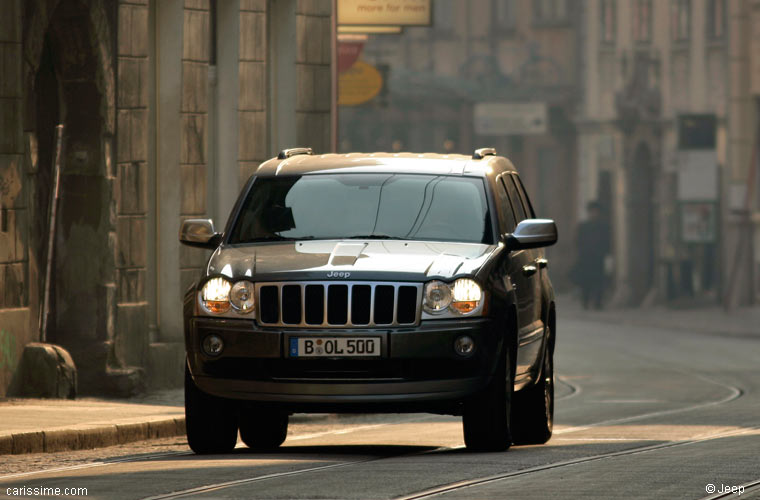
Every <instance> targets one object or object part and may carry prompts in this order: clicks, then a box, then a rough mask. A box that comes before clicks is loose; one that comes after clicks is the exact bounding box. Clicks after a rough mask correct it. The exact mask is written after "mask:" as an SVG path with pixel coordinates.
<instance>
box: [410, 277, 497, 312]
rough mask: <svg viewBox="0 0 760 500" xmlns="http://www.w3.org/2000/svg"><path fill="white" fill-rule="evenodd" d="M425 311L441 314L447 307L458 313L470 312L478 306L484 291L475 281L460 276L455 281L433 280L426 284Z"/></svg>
mask: <svg viewBox="0 0 760 500" xmlns="http://www.w3.org/2000/svg"><path fill="white" fill-rule="evenodd" d="M424 295H425V299H424V301H423V306H424V309H425V312H428V313H430V314H439V313H442V312H444V311H446V310H447V309H448V310H450V311H453V312H455V313H457V314H469V313H471V312H473V311H474V310H475V309H477V308H478V306H479V305H480V302H481V300H482V299H483V291H482V290H481V289H480V285H478V284H477V283H476V282H475V281H473V280H471V279H469V278H460V279H458V280H456V281H455V282H454V283H451V284H449V283H444V282H443V281H431V282H430V283H427V284H426V285H425V293H424Z"/></svg>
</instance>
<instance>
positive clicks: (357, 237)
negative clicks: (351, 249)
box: [346, 234, 406, 240]
mask: <svg viewBox="0 0 760 500" xmlns="http://www.w3.org/2000/svg"><path fill="white" fill-rule="evenodd" d="M346 239H348V240H405V239H406V238H402V237H400V236H391V235H389V234H357V235H352V236H346Z"/></svg>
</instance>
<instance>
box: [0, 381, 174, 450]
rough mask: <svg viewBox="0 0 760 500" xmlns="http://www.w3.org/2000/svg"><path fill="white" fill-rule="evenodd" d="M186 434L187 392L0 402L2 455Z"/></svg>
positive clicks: (69, 448) (91, 446)
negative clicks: (129, 396) (106, 397)
mask: <svg viewBox="0 0 760 500" xmlns="http://www.w3.org/2000/svg"><path fill="white" fill-rule="evenodd" d="M184 433H185V408H184V401H183V392H182V389H175V390H170V391H161V392H158V393H154V394H149V395H147V396H141V397H136V398H132V399H123V400H107V399H96V398H82V399H76V400H67V399H8V400H4V401H0V455H5V454H20V453H41V452H53V451H63V450H79V449H89V448H100V447H104V446H112V445H115V444H122V443H128V442H132V441H140V440H144V439H153V438H161V437H171V436H178V435H182V434H184Z"/></svg>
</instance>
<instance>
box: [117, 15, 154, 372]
mask: <svg viewBox="0 0 760 500" xmlns="http://www.w3.org/2000/svg"><path fill="white" fill-rule="evenodd" d="M147 4H148V2H147V0H125V1H120V2H119V12H118V20H119V22H118V33H117V40H118V42H117V50H118V54H117V59H118V64H117V76H118V89H117V98H116V107H117V130H118V137H117V144H116V154H117V159H116V168H117V177H116V189H115V196H116V227H117V234H116V236H117V238H116V239H117V244H116V285H117V290H116V297H117V310H116V329H115V337H116V338H115V352H116V359H117V362H118V363H120V364H127V365H137V366H140V365H142V364H143V363H144V358H145V355H146V349H147V344H148V319H147V308H148V305H147V302H146V293H145V290H146V278H147V276H146V274H147V269H146V267H147V258H146V254H147V245H148V242H147V227H146V224H147V213H148V189H150V186H151V184H149V183H148V131H149V130H150V129H149V119H148V89H149V85H150V81H149V79H148V65H149V60H148V40H149V33H148V30H149V25H148V5H147Z"/></svg>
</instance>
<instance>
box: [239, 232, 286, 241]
mask: <svg viewBox="0 0 760 500" xmlns="http://www.w3.org/2000/svg"><path fill="white" fill-rule="evenodd" d="M294 240H295V238H286V237H285V236H278V235H276V234H274V235H270V236H259V237H258V238H249V239H247V240H245V241H241V243H256V242H259V241H294Z"/></svg>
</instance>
